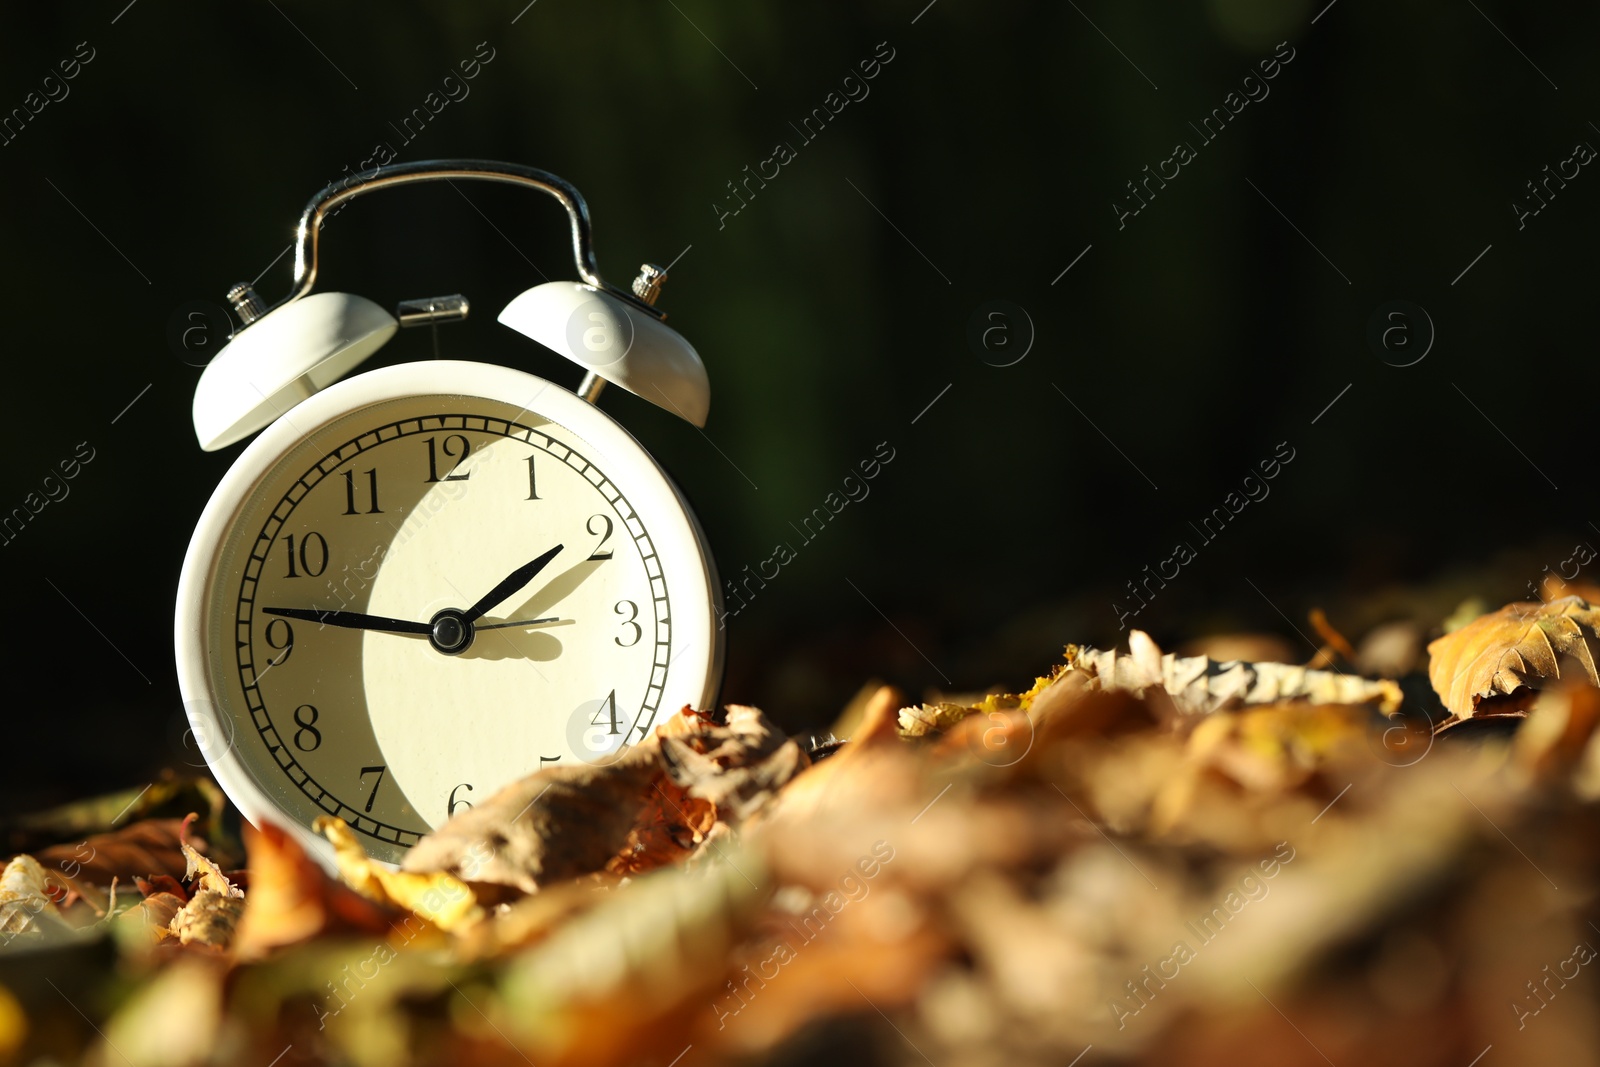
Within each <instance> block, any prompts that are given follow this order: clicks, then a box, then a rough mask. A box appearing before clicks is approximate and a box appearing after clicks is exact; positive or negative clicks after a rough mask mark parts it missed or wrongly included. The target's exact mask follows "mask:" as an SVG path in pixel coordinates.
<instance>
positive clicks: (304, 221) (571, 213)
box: [273, 159, 661, 318]
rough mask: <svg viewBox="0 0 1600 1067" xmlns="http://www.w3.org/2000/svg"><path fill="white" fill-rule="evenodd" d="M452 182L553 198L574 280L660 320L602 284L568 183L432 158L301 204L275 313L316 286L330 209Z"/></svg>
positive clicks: (369, 175) (508, 167)
mask: <svg viewBox="0 0 1600 1067" xmlns="http://www.w3.org/2000/svg"><path fill="white" fill-rule="evenodd" d="M457 178H459V179H462V180H467V181H491V182H505V183H507V184H510V185H523V186H527V187H529V188H532V189H538V190H539V191H540V192H544V193H548V194H549V195H551V196H553V197H555V198H556V200H558V201H560V203H561V206H562V207H564V208H566V209H567V218H568V219H569V220H570V221H571V223H572V258H573V260H574V262H575V263H576V264H577V268H578V274H579V276H580V277H581V278H582V279H583V280H584V281H585V282H586V283H588V284H589V285H592V286H594V287H595V288H596V289H603V290H604V291H606V292H607V293H610V294H612V295H613V296H618V297H622V298H623V299H626V300H627V301H628V302H629V303H630V304H633V305H636V306H638V307H639V308H641V309H643V310H645V311H648V312H649V313H651V314H652V315H654V316H656V317H658V318H659V317H660V316H661V312H659V311H657V310H656V309H655V308H653V307H650V306H649V305H648V304H645V303H644V302H642V301H641V300H639V298H638V297H636V296H634V294H632V293H630V292H626V291H624V290H622V289H619V288H617V287H616V286H613V285H609V284H607V283H606V282H604V281H603V280H601V278H600V269H599V267H598V266H597V265H596V263H595V258H594V235H593V233H592V230H591V224H590V222H589V206H588V205H587V204H586V203H584V200H583V194H581V193H579V192H578V190H577V189H576V188H575V187H574V186H573V185H572V184H571V183H570V182H568V181H567V180H566V179H564V178H559V177H557V176H556V175H554V174H551V173H550V172H549V171H544V170H539V169H538V168H537V167H526V166H523V165H521V164H519V163H499V162H495V161H493V160H486V159H431V160H421V161H418V162H415V163H391V164H389V165H388V166H384V167H374V168H373V169H372V170H366V171H362V172H361V173H359V174H353V175H351V176H350V177H349V178H346V179H344V180H343V181H337V182H334V183H333V184H332V185H329V186H328V187H326V188H325V189H323V190H322V191H321V192H319V193H317V194H316V195H315V196H313V197H312V198H311V200H310V202H308V203H307V204H306V208H305V211H304V212H303V213H302V214H301V216H300V225H299V227H298V229H297V230H296V232H295V248H294V289H293V290H292V291H291V292H290V294H289V295H288V296H287V297H285V298H284V299H283V300H281V301H279V302H278V303H277V304H275V305H273V306H274V308H277V307H282V306H283V305H284V304H288V303H292V302H293V301H295V300H299V299H300V298H301V297H303V296H305V295H306V294H307V293H309V292H310V291H311V288H312V286H314V285H315V284H316V281H317V238H318V235H319V233H320V232H321V229H322V223H323V221H324V220H325V219H326V218H327V217H328V213H329V212H330V211H332V210H333V209H334V208H336V207H338V206H339V205H340V204H342V203H344V202H345V201H346V200H351V199H353V198H355V197H358V196H361V195H363V194H365V193H370V192H374V191H376V190H378V189H385V188H389V187H390V186H396V185H412V184H415V183H418V182H431V181H450V180H452V179H457Z"/></svg>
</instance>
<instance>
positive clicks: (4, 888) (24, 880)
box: [0, 854, 61, 939]
mask: <svg viewBox="0 0 1600 1067" xmlns="http://www.w3.org/2000/svg"><path fill="white" fill-rule="evenodd" d="M48 879H49V876H48V875H47V874H45V871H44V868H43V867H41V866H39V861H38V860H36V859H34V858H33V857H32V856H29V855H26V854H24V855H21V856H17V857H16V858H15V859H13V860H12V861H11V862H10V863H8V864H6V869H5V871H4V872H3V873H0V935H4V936H5V937H6V938H7V939H9V938H11V937H13V936H15V935H17V934H22V933H27V932H29V931H30V930H37V929H39V928H40V919H41V918H43V919H44V920H45V921H46V922H49V923H51V924H52V925H61V917H60V913H59V912H57V911H56V906H55V904H53V903H52V902H51V900H50V893H49V887H48V884H47V883H48Z"/></svg>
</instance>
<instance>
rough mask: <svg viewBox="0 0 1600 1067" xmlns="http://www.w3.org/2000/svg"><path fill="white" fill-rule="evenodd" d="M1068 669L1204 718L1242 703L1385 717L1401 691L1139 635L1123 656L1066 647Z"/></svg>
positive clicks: (1393, 708)
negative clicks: (1351, 709)
mask: <svg viewBox="0 0 1600 1067" xmlns="http://www.w3.org/2000/svg"><path fill="white" fill-rule="evenodd" d="M1067 664H1068V666H1069V667H1071V668H1072V669H1074V670H1081V671H1086V672H1089V673H1091V674H1093V675H1094V677H1095V679H1096V680H1097V681H1098V682H1099V684H1100V688H1102V689H1126V690H1128V691H1129V692H1132V693H1135V694H1143V693H1144V692H1145V691H1146V690H1149V689H1158V690H1161V691H1163V692H1165V693H1166V694H1167V695H1168V696H1170V697H1171V698H1172V703H1173V705H1174V706H1175V707H1176V708H1177V710H1178V711H1179V712H1180V713H1181V714H1184V715H1207V714H1210V713H1211V712H1213V711H1219V710H1221V709H1223V708H1236V707H1241V706H1243V705H1246V704H1276V703H1278V702H1280V701H1285V700H1305V701H1310V702H1312V703H1316V704H1376V705H1378V707H1379V708H1380V709H1381V710H1382V711H1383V712H1384V713H1385V714H1393V713H1394V712H1396V711H1398V710H1399V708H1400V699H1401V694H1400V687H1399V686H1398V685H1396V684H1395V683H1394V682H1392V681H1390V680H1388V679H1386V678H1385V679H1378V680H1377V681H1372V680H1369V679H1366V678H1357V677H1355V676H1353V675H1349V674H1339V673H1337V672H1334V671H1318V670H1311V669H1310V668H1307V667H1297V666H1294V665H1292V664H1288V663H1241V662H1228V663H1219V662H1217V661H1216V660H1211V659H1206V658H1204V657H1202V656H1195V657H1192V658H1187V659H1185V658H1181V657H1179V656H1176V655H1174V654H1173V653H1171V652H1167V653H1163V652H1162V651H1161V648H1160V646H1158V645H1157V644H1156V643H1155V641H1153V640H1152V639H1151V638H1150V635H1149V634H1147V633H1145V632H1144V631H1142V630H1134V631H1132V632H1131V633H1130V634H1129V635H1128V651H1127V652H1120V651H1117V650H1116V649H1112V650H1110V651H1102V650H1099V649H1093V648H1083V647H1081V646H1078V645H1068V646H1067Z"/></svg>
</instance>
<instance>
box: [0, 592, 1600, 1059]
mask: <svg viewBox="0 0 1600 1067" xmlns="http://www.w3.org/2000/svg"><path fill="white" fill-rule="evenodd" d="M1553 592H1558V593H1559V592H1564V590H1554V591H1553ZM1584 592H1587V591H1584ZM1471 615H1472V613H1471V612H1470V611H1469V612H1465V613H1462V614H1461V615H1460V616H1459V617H1457V618H1455V619H1452V620H1449V621H1448V622H1446V621H1443V620H1441V621H1440V623H1439V625H1438V626H1437V627H1436V628H1435V631H1434V632H1435V633H1439V634H1441V635H1442V636H1438V637H1437V638H1436V639H1435V640H1433V641H1432V642H1431V644H1429V645H1427V646H1426V648H1424V647H1423V644H1422V641H1423V638H1424V636H1425V634H1424V631H1423V629H1422V628H1420V627H1411V628H1409V629H1406V628H1399V629H1396V628H1394V627H1388V628H1376V629H1374V630H1373V631H1372V632H1371V633H1368V634H1365V635H1359V639H1358V640H1356V641H1351V640H1347V639H1346V638H1345V637H1344V635H1342V634H1341V633H1339V632H1338V631H1337V630H1336V629H1334V627H1333V626H1332V625H1331V624H1330V623H1329V622H1328V621H1327V620H1326V619H1323V618H1321V617H1320V616H1318V617H1316V618H1314V619H1313V620H1312V624H1313V625H1314V626H1315V627H1316V628H1317V629H1318V630H1319V631H1320V632H1321V633H1322V634H1323V637H1324V639H1325V640H1326V646H1325V647H1324V648H1323V650H1322V651H1321V652H1319V654H1318V656H1317V657H1316V659H1315V660H1314V661H1313V662H1312V663H1310V664H1307V665H1296V664H1290V663H1285V662H1281V660H1282V659H1283V658H1285V657H1283V656H1282V655H1279V654H1277V650H1276V649H1275V648H1274V646H1273V643H1272V642H1271V641H1270V640H1264V639H1260V638H1250V639H1242V640H1241V641H1234V642H1232V643H1231V644H1230V643H1228V642H1223V641H1218V642H1213V643H1211V644H1210V646H1208V647H1209V648H1210V649H1211V651H1212V653H1213V654H1212V655H1209V656H1208V655H1205V654H1200V655H1193V656H1188V655H1185V656H1179V655H1174V654H1171V653H1164V652H1162V650H1161V649H1160V648H1158V647H1157V646H1156V644H1155V643H1154V642H1153V641H1152V640H1151V639H1150V638H1149V637H1148V636H1146V635H1144V634H1142V633H1139V632H1137V631H1135V632H1133V633H1132V634H1131V636H1130V640H1129V644H1128V647H1127V648H1126V649H1116V650H1097V649H1091V648H1084V647H1079V646H1068V647H1067V648H1066V650H1065V656H1064V658H1063V660H1062V661H1061V662H1060V663H1057V664H1054V665H1042V666H1044V667H1045V668H1047V669H1046V673H1045V674H1044V675H1043V676H1041V677H1040V678H1039V679H1038V680H1037V682H1036V684H1035V685H1034V686H1033V687H1032V688H1031V689H1029V690H1027V691H1026V692H1023V693H1017V694H1005V693H989V694H976V695H971V696H965V697H958V696H946V697H941V698H939V699H935V700H931V701H928V702H925V703H916V702H908V701H907V700H905V699H904V698H903V697H902V696H901V694H899V693H897V692H895V691H894V690H892V689H889V688H880V687H869V688H867V689H865V690H863V692H862V694H861V696H860V697H859V698H858V699H857V700H856V701H855V702H854V703H853V704H852V705H851V706H850V707H849V708H847V709H846V710H845V712H844V714H843V715H842V716H841V718H840V720H839V722H838V723H836V724H835V726H834V734H835V735H836V736H837V737H839V738H848V739H849V740H848V741H847V742H845V743H842V744H838V743H835V744H824V745H822V746H821V747H820V748H816V749H815V750H814V751H807V750H806V749H803V748H802V747H801V746H800V745H799V744H797V742H796V741H795V740H792V739H789V738H787V737H786V736H785V735H784V734H783V733H782V732H781V731H780V730H778V729H777V728H775V727H774V725H773V724H772V723H771V722H769V721H768V720H767V718H766V717H765V716H764V715H763V714H762V713H761V712H760V711H758V710H757V709H754V708H749V707H740V706H730V707H728V708H725V709H719V710H717V711H715V712H709V711H708V712H700V711H695V710H691V709H685V710H684V711H682V712H681V713H679V714H677V715H675V716H673V717H672V719H671V720H670V721H668V722H666V723H664V724H663V725H662V726H660V727H658V728H657V730H656V732H655V734H654V735H653V736H652V737H651V738H650V739H649V740H648V742H646V743H642V744H640V745H638V746H636V747H634V748H632V749H630V750H627V751H625V752H624V753H622V754H621V755H620V756H619V757H618V758H616V759H615V760H614V761H613V762H611V763H609V764H606V765H595V766H577V767H565V768H558V769H550V770H545V771H541V772H540V773H539V774H537V775H534V776H532V777H530V778H528V779H526V780H525V781H523V782H519V783H517V784H515V785H513V786H510V787H508V788H507V789H505V790H504V791H502V792H501V793H500V794H498V795H497V796H495V797H492V798H490V799H489V800H487V801H485V802H484V803H481V804H479V805H478V806H477V807H476V808H473V809H471V810H467V811H464V812H462V813H461V814H460V815H457V816H456V817H455V818H453V819H452V820H451V821H450V822H449V823H447V824H446V825H444V826H443V827H441V828H440V829H439V830H438V831H437V832H435V833H434V834H432V835H430V836H429V837H428V838H426V839H424V841H423V842H422V843H421V844H420V845H418V846H417V847H416V848H415V849H414V850H413V851H412V853H411V855H410V857H409V858H408V860H407V863H406V865H405V869H404V870H400V871H395V870H392V869H389V868H386V867H383V866H381V865H376V864H373V863H371V862H369V861H368V860H367V859H366V858H365V856H364V854H363V853H362V852H361V849H360V847H359V845H358V844H357V843H356V839H355V837H354V835H353V834H352V833H351V831H350V830H349V829H348V828H347V827H345V826H344V824H343V823H341V822H338V821H337V820H324V821H323V822H321V823H319V825H318V830H319V832H320V833H321V834H323V835H324V837H325V838H326V839H327V840H328V841H329V842H330V843H331V846H332V849H333V851H334V854H335V855H336V856H337V863H336V866H337V872H336V873H330V872H329V871H327V870H325V869H324V867H323V866H322V865H321V864H319V863H318V862H316V861H315V860H314V859H313V858H312V857H311V856H309V855H308V854H307V851H306V849H305V848H304V847H303V846H302V844H301V843H298V842H297V841H296V839H295V838H294V837H293V836H292V835H290V834H287V833H285V832H284V831H282V830H280V829H277V828H274V827H271V826H264V827H261V828H259V829H254V828H250V827H244V828H243V832H242V837H240V838H235V837H233V836H232V835H231V833H230V831H229V826H230V825H232V824H231V823H230V819H229V816H228V813H227V811H226V810H225V806H224V803H223V800H222V798H221V796H220V794H219V793H218V792H217V790H216V788H215V787H214V786H213V785H211V784H210V783H209V782H207V781H204V780H199V781H196V780H184V779H178V778H174V779H172V780H168V781H163V782H160V783H157V784H156V785H155V786H153V787H151V788H150V789H148V790H146V791H144V792H142V793H139V794H137V795H135V794H133V793H129V794H126V795H120V796H112V797H104V798H99V799H98V800H96V801H92V802H85V803H83V804H77V805H73V806H71V807H69V808H64V809H60V810H56V811H51V812H44V813H39V814H37V815H34V816H30V817H27V818H22V819H11V820H8V821H7V823H6V824H5V826H4V828H3V829H4V832H5V834H6V847H7V848H8V849H9V850H10V851H11V853H12V854H13V855H14V858H12V859H11V860H10V862H9V864H8V865H7V866H6V867H5V869H4V872H3V875H0V940H3V942H4V950H3V952H0V1057H3V1058H4V1060H5V1062H12V1063H53V1062H78V1061H83V1062H87V1063H91V1064H97V1065H108V1067H109V1065H124V1064H127V1065H138V1067H144V1065H171V1067H179V1065H193V1064H250V1063H260V1064H263V1065H266V1064H280V1065H289V1064H298V1063H341V1064H343V1063H348V1064H357V1065H373V1067H377V1065H384V1067H393V1065H398V1064H433V1063H450V1064H537V1065H539V1067H547V1065H560V1064H635V1063H637V1064H659V1065H661V1067H670V1065H682V1067H692V1065H694V1064H713V1063H733V1064H742V1063H782V1064H803V1063H823V1062H828V1063H832V1062H851V1063H856V1062H881V1063H886V1064H935V1065H938V1067H943V1065H945V1064H956V1063H962V1064H991V1063H992V1064H996V1065H1000V1064H1008V1065H1009V1064H1018V1063H1038V1064H1056V1065H1062V1064H1081V1065H1089V1064H1101V1063H1104V1064H1168V1065H1200V1064H1244V1065H1250V1064H1261V1065H1263V1067H1265V1065H1268V1064H1271V1065H1298V1064H1307V1065H1320V1064H1334V1065H1337V1067H1346V1065H1357V1067H1382V1065H1388V1064H1394V1065H1397V1067H1398V1065H1408V1067H1417V1065H1423V1067H1426V1065H1435V1064H1437V1065H1441V1067H1445V1065H1450V1067H1468V1065H1471V1064H1479V1063H1481V1064H1483V1065H1484V1067H1493V1065H1495V1064H1543V1063H1551V1064H1557V1063H1559V1064H1564V1065H1566V1064H1570V1065H1582V1064H1590V1063H1596V1062H1600V1013H1597V1012H1596V1011H1595V1006H1596V1001H1597V993H1600V977H1597V976H1596V973H1595V972H1593V971H1591V970H1590V968H1589V967H1588V965H1589V964H1590V963H1591V962H1594V960H1595V958H1596V950H1595V948H1594V946H1595V945H1596V944H1600V927H1597V926H1596V925H1595V920H1596V917H1597V916H1600V911H1597V909H1596V908H1595V907H1594V900H1595V892H1596V887H1597V885H1600V848H1597V846H1596V841H1597V840H1600V805H1597V801H1600V689H1597V688H1596V686H1597V685H1600V675H1597V673H1596V651H1597V648H1600V612H1597V611H1596V610H1595V609H1594V608H1591V607H1590V603H1589V601H1588V600H1585V599H1583V598H1582V597H1580V596H1577V595H1571V596H1551V597H1549V598H1548V599H1545V600H1541V601H1539V602H1528V603H1522V604H1512V605H1508V606H1506V607H1505V608H1503V609H1501V610H1499V611H1496V612H1490V613H1486V614H1482V615H1480V616H1478V617H1476V618H1472V617H1471ZM1224 648H1229V649H1231V650H1232V653H1231V654H1229V655H1227V656H1224V655H1223V649H1224ZM1597 970H1600V969H1597Z"/></svg>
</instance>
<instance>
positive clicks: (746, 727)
mask: <svg viewBox="0 0 1600 1067" xmlns="http://www.w3.org/2000/svg"><path fill="white" fill-rule="evenodd" d="M725 714H726V722H724V723H704V724H701V725H700V727H699V729H697V730H696V731H695V732H694V733H692V734H689V735H688V736H685V737H663V738H662V739H661V762H662V764H663V766H664V767H665V769H666V772H667V775H668V776H669V777H670V778H671V779H672V781H673V782H674V783H676V784H677V785H678V786H679V787H681V788H682V789H683V790H685V792H687V793H688V795H689V796H691V797H697V798H699V799H701V800H707V801H710V802H711V803H712V804H714V805H716V808H717V812H718V814H719V815H720V817H721V818H722V819H723V821H725V822H727V823H729V824H730V825H737V824H738V823H740V822H743V821H744V820H745V819H747V818H749V817H750V816H751V815H752V814H754V813H755V812H756V811H757V810H758V809H759V808H761V807H762V806H763V805H765V804H766V803H767V801H769V800H770V799H771V798H772V796H773V795H774V794H775V793H776V792H777V790H779V789H780V788H782V787H783V786H784V785H785V784H787V783H788V781H789V779H791V778H793V777H794V776H795V775H796V774H797V773H798V772H799V771H800V770H801V769H802V768H803V767H805V766H806V762H807V761H806V757H805V754H804V753H802V752H801V751H800V746H799V745H797V744H795V743H794V742H793V741H791V740H788V739H787V738H786V737H785V736H784V734H783V732H782V731H781V730H779V729H778V728H777V727H775V726H774V725H773V724H772V722H771V720H769V719H768V718H767V717H766V716H765V715H763V714H762V713H761V710H760V709H759V708H752V707H748V706H746V705H743V704H730V705H729V706H728V707H727V708H726V709H725Z"/></svg>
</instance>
